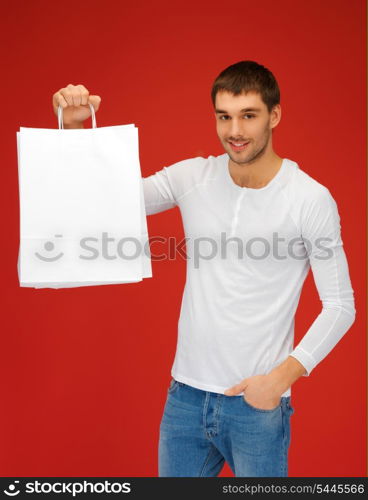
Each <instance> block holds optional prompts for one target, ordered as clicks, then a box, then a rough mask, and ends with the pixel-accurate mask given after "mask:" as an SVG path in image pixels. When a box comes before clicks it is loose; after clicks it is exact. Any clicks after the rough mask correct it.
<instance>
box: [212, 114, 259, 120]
mask: <svg viewBox="0 0 368 500" xmlns="http://www.w3.org/2000/svg"><path fill="white" fill-rule="evenodd" d="M244 116H247V117H249V118H255V116H254V115H249V114H246V115H244ZM223 118H225V119H226V120H227V119H228V118H229V116H228V115H221V116H220V118H219V119H220V120H222V119H223Z"/></svg>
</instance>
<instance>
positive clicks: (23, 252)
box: [17, 104, 152, 288]
mask: <svg viewBox="0 0 368 500" xmlns="http://www.w3.org/2000/svg"><path fill="white" fill-rule="evenodd" d="M90 108H91V113H92V123H93V127H92V128H91V129H64V128H63V122H62V108H61V107H60V106H59V113H58V120H59V128H58V129H42V128H29V127H20V131H19V132H17V149H18V173H19V202H20V246H19V255H18V276H19V283H20V286H28V287H34V288H45V287H46V288H69V287H77V286H91V285H105V284H119V283H131V282H138V281H142V279H143V278H149V277H152V268H151V256H150V251H149V245H148V232H147V221H146V214H145V205H144V198H143V196H144V195H143V185H142V178H141V171H140V164H139V148H138V128H137V127H135V126H134V124H128V125H115V126H111V127H99V128H97V127H96V117H95V112H94V108H93V106H92V105H91V104H90Z"/></svg>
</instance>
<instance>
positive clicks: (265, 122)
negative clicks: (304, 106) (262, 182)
mask: <svg viewBox="0 0 368 500" xmlns="http://www.w3.org/2000/svg"><path fill="white" fill-rule="evenodd" d="M215 116H216V131H217V135H218V136H219V139H220V141H221V143H222V145H223V147H224V149H225V151H226V152H227V153H228V155H229V156H230V158H231V160H232V161H233V162H234V163H238V164H242V163H249V162H252V161H254V160H255V159H256V158H258V157H260V156H262V155H263V154H264V153H265V152H267V150H268V148H269V147H271V138H272V128H274V127H275V126H276V125H277V124H278V122H279V121H280V118H281V108H280V105H277V106H275V107H274V108H273V109H272V111H271V113H269V112H268V109H267V106H266V105H265V104H264V102H263V101H262V99H261V96H260V94H258V93H257V92H248V93H247V94H241V95H238V96H234V95H233V94H231V93H230V92H227V91H221V92H218V93H217V94H216V109H215ZM244 143H247V144H246V145H244ZM236 144H238V146H236ZM239 144H240V146H239Z"/></svg>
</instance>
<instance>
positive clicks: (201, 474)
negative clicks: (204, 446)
mask: <svg viewBox="0 0 368 500" xmlns="http://www.w3.org/2000/svg"><path fill="white" fill-rule="evenodd" d="M214 449H215V447H214V445H213V444H211V448H210V450H209V452H208V455H207V457H206V460H205V461H204V464H203V466H202V469H201V472H200V474H199V476H200V477H203V473H204V471H205V467H206V465H207V464H208V462H209V460H210V456H211V454H212V453H213V451H214Z"/></svg>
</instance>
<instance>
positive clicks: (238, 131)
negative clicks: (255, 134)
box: [229, 118, 242, 139]
mask: <svg viewBox="0 0 368 500" xmlns="http://www.w3.org/2000/svg"><path fill="white" fill-rule="evenodd" d="M229 134H230V137H232V138H233V139H237V138H242V128H241V124H240V123H239V120H238V119H237V118H233V119H232V120H231V121H230V128H229Z"/></svg>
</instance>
